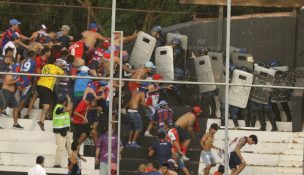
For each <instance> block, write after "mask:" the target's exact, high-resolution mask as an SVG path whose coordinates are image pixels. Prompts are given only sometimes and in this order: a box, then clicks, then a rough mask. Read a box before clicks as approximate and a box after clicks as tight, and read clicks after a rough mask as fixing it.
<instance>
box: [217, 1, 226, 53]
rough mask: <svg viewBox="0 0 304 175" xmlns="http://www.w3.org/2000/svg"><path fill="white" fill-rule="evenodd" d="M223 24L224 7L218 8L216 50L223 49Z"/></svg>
mask: <svg viewBox="0 0 304 175" xmlns="http://www.w3.org/2000/svg"><path fill="white" fill-rule="evenodd" d="M223 22H224V6H222V5H221V6H219V16H218V31H217V49H218V50H219V51H221V50H222V49H223Z"/></svg>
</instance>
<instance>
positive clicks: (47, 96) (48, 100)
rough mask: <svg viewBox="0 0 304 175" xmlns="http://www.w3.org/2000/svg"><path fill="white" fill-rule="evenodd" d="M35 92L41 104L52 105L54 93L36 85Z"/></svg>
mask: <svg viewBox="0 0 304 175" xmlns="http://www.w3.org/2000/svg"><path fill="white" fill-rule="evenodd" d="M37 91H38V94H39V98H40V103H41V104H48V105H51V104H53V102H54V92H53V91H52V90H51V89H49V88H47V87H44V86H39V85H37Z"/></svg>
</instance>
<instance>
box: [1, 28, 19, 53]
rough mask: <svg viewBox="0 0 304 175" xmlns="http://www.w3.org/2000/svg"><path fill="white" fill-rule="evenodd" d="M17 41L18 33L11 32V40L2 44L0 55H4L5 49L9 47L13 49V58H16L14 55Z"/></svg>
mask: <svg viewBox="0 0 304 175" xmlns="http://www.w3.org/2000/svg"><path fill="white" fill-rule="evenodd" d="M18 42H19V34H18V33H17V32H15V33H13V34H12V40H11V41H9V42H8V43H6V44H5V45H4V47H3V52H2V55H5V49H6V48H9V47H10V48H12V49H13V50H14V58H15V59H16V55H17V47H16V44H17V43H18Z"/></svg>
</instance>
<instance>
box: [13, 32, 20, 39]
mask: <svg viewBox="0 0 304 175" xmlns="http://www.w3.org/2000/svg"><path fill="white" fill-rule="evenodd" d="M18 38H20V35H19V34H18V33H17V32H14V33H13V34H12V39H13V40H14V39H18Z"/></svg>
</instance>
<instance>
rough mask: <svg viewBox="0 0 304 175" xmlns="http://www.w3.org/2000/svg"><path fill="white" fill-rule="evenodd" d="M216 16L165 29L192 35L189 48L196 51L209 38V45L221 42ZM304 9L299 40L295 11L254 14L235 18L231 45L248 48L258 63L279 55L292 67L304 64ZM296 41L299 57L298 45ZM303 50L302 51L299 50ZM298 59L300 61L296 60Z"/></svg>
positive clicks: (299, 24) (213, 46) (301, 14)
mask: <svg viewBox="0 0 304 175" xmlns="http://www.w3.org/2000/svg"><path fill="white" fill-rule="evenodd" d="M218 23H219V21H218V20H217V19H214V20H210V19H208V20H202V21H191V22H187V23H182V24H177V25H173V26H169V27H167V28H165V29H164V32H174V31H179V32H181V33H182V34H184V35H187V36H188V37H189V43H188V46H189V47H188V48H189V50H192V51H195V50H197V49H198V48H197V47H198V45H199V43H200V42H201V41H207V43H208V46H211V48H216V46H217V42H218V30H219V29H218ZM302 23H304V11H300V12H299V18H298V25H297V26H298V30H297V32H298V35H297V36H298V37H297V38H298V41H296V18H295V16H294V15H293V13H292V12H281V13H269V14H253V15H252V14H251V15H244V16H236V17H232V22H231V45H232V46H235V47H238V48H247V49H248V51H249V52H250V53H251V54H252V55H253V56H254V58H255V60H256V61H258V62H265V61H267V60H269V59H271V58H277V59H278V60H279V61H280V62H281V63H282V64H283V65H288V66H290V67H293V66H294V65H295V64H296V63H298V64H297V66H304V59H301V58H302V57H304V32H301V31H304V25H301V24H302ZM223 26H224V27H223V43H222V46H223V48H225V38H226V35H225V33H226V22H225V21H224V24H223ZM296 42H297V45H298V46H297V50H298V52H296V53H298V54H297V59H295V54H294V53H295V47H296ZM299 51H301V53H299ZM297 60H298V61H297Z"/></svg>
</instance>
